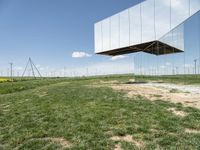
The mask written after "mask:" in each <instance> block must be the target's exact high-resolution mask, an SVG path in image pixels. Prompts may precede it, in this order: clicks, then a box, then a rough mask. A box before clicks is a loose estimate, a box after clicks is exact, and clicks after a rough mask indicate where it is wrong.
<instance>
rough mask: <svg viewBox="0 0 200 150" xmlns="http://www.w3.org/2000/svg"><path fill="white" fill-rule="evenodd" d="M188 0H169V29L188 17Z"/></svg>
mask: <svg viewBox="0 0 200 150" xmlns="http://www.w3.org/2000/svg"><path fill="white" fill-rule="evenodd" d="M189 10H190V9H189V0H171V17H172V18H171V29H173V28H175V27H176V26H178V25H179V24H181V23H182V22H183V21H185V19H187V18H188V17H189Z"/></svg>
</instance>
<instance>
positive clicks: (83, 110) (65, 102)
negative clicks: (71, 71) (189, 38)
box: [0, 75, 200, 150]
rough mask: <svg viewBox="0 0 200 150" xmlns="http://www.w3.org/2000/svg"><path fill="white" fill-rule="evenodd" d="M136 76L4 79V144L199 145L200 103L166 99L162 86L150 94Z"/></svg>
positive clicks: (0, 104)
mask: <svg viewBox="0 0 200 150" xmlns="http://www.w3.org/2000/svg"><path fill="white" fill-rule="evenodd" d="M138 78H140V77H136V81H138ZM152 78H153V77H152ZM174 78H175V77H174ZM174 78H173V80H172V79H171V78H170V80H171V81H172V82H173V83H180V84H182V83H184V82H182V80H181V79H179V78H178V79H174ZM144 79H145V77H142V79H141V80H144ZM147 80H148V81H149V80H151V81H152V80H153V81H155V80H156V81H160V80H161V79H159V80H157V79H149V78H147V77H146V81H147ZM170 80H169V79H168V78H164V77H162V82H167V83H170ZM191 80H192V81H191V82H190V83H191V84H192V83H193V80H196V79H193V78H191ZM134 81H135V78H134V76H131V75H124V76H110V77H91V78H55V79H42V80H39V79H37V80H25V81H20V80H17V82H13V83H10V82H5V83H0V149H3V150H4V149H5V150H9V149H16V150H18V149H19V150H24V149H32V150H35V149H43V150H47V149H48V150H49V149H52V150H54V149H72V150H73V149H74V150H75V149H78V150H79V149H83V150H84V149H85V150H88V149H94V150H96V149H106V150H112V149H113V150H122V149H124V150H129V149H200V109H198V108H197V107H192V105H191V107H187V106H188V105H185V104H184V103H180V102H176V101H175V102H174V101H173V98H174V99H176V98H177V97H168V98H169V99H171V100H166V99H165V96H164V95H162V93H161V92H160V91H159V90H162V88H160V87H159V86H158V87H155V89H154V92H155V93H152V91H150V93H152V95H151V96H153V98H152V97H150V94H149V95H148V94H146V95H145V93H147V91H145V90H149V86H146V85H140V84H139V85H137V84H134ZM198 82H199V81H198ZM150 84H151V83H150ZM187 84H189V82H188V83H187ZM195 84H196V82H195ZM144 86H146V87H144ZM139 87H141V88H139ZM150 87H151V85H150ZM137 88H138V89H137ZM144 88H146V89H144ZM157 90H158V91H157ZM165 90H166V88H165ZM140 91H145V93H143V92H140ZM167 91H168V93H167V92H166V93H164V94H166V95H169V94H172V95H173V94H174V95H176V96H178V94H183V93H184V94H191V93H189V92H188V93H187V92H184V91H177V89H174V88H172V89H167ZM162 92H163V91H162ZM191 92H193V91H191ZM134 93H136V94H134ZM156 93H157V94H156ZM196 94H197V95H198V93H196ZM164 99H165V100H164ZM189 106H190V105H189Z"/></svg>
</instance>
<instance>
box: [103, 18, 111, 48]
mask: <svg viewBox="0 0 200 150" xmlns="http://www.w3.org/2000/svg"><path fill="white" fill-rule="evenodd" d="M102 32H103V50H109V49H110V18H108V19H105V20H103V21H102Z"/></svg>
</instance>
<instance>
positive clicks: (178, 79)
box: [136, 75, 200, 85]
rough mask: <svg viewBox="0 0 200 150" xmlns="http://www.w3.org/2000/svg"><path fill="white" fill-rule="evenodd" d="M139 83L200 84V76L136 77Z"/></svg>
mask: <svg viewBox="0 0 200 150" xmlns="http://www.w3.org/2000/svg"><path fill="white" fill-rule="evenodd" d="M136 79H137V81H163V82H169V83H184V84H199V85H200V75H176V76H136Z"/></svg>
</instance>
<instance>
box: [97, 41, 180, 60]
mask: <svg viewBox="0 0 200 150" xmlns="http://www.w3.org/2000/svg"><path fill="white" fill-rule="evenodd" d="M137 52H145V53H149V54H154V55H167V54H173V53H181V52H184V51H182V50H180V49H177V48H175V47H173V46H170V45H168V44H166V43H163V42H160V41H152V42H148V43H142V44H138V45H133V46H129V47H124V48H119V49H114V50H109V51H104V52H100V53H97V54H100V55H108V56H117V55H124V54H129V53H137Z"/></svg>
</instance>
